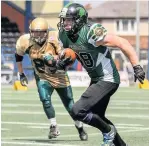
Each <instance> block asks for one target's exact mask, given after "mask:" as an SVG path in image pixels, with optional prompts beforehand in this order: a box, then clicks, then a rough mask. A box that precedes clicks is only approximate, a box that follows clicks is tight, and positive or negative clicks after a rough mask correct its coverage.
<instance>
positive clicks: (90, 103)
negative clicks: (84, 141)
mask: <svg viewBox="0 0 149 146" xmlns="http://www.w3.org/2000/svg"><path fill="white" fill-rule="evenodd" d="M117 87H118V85H117V84H114V83H110V82H104V81H99V82H98V83H96V84H92V85H91V86H90V87H88V89H87V90H86V91H85V92H84V93H83V95H82V96H81V98H80V100H79V101H77V102H76V103H75V104H74V106H73V109H72V115H73V117H74V118H76V119H78V120H81V121H82V122H84V123H87V124H89V125H91V126H94V127H96V128H98V129H99V130H100V131H101V132H102V133H112V135H113V137H112V138H111V139H110V140H111V145H112V141H113V139H114V136H115V134H116V131H114V129H113V127H111V126H110V125H109V124H107V123H106V122H105V121H104V120H102V118H101V117H100V116H99V115H98V114H96V113H93V111H92V109H93V107H94V106H96V104H98V102H100V101H101V100H102V98H104V97H105V96H106V95H107V94H110V93H113V91H116V89H117ZM99 110H100V109H99ZM109 145H110V144H109Z"/></svg>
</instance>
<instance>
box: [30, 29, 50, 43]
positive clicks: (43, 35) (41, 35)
mask: <svg viewBox="0 0 149 146" xmlns="http://www.w3.org/2000/svg"><path fill="white" fill-rule="evenodd" d="M47 35H48V31H47V30H45V31H44V30H42V31H41V30H30V36H31V38H32V40H33V41H35V42H36V43H38V44H43V43H44V42H45V41H46V39H47Z"/></svg>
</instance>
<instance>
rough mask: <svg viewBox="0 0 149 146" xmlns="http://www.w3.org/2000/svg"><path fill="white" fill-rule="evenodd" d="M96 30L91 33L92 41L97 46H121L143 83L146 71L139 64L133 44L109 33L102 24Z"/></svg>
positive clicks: (136, 75)
mask: <svg viewBox="0 0 149 146" xmlns="http://www.w3.org/2000/svg"><path fill="white" fill-rule="evenodd" d="M98 26H99V27H98ZM94 32H95V33H94V35H92V36H91V35H90V36H91V37H90V42H91V43H92V44H93V45H94V46H95V47H98V46H100V45H102V46H108V47H118V48H120V49H121V51H122V52H123V53H124V54H125V55H126V56H127V57H128V59H129V61H130V62H131V64H132V66H133V69H134V73H135V80H136V79H138V80H139V81H140V82H141V83H143V80H144V78H145V72H144V71H143V68H142V67H141V66H140V65H139V62H138V57H137V54H136V52H135V50H134V48H133V47H132V45H131V44H130V43H129V42H128V41H127V40H126V39H124V38H122V37H119V36H116V35H112V34H108V33H107V31H106V30H105V28H104V27H103V26H101V25H97V27H96V28H95V30H94Z"/></svg>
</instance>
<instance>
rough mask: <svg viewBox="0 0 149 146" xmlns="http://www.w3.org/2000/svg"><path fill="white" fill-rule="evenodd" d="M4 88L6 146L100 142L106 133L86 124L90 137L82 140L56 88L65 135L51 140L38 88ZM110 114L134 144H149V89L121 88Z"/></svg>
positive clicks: (93, 144) (76, 94) (92, 144)
mask: <svg viewBox="0 0 149 146" xmlns="http://www.w3.org/2000/svg"><path fill="white" fill-rule="evenodd" d="M1 91H2V93H1V97H2V100H1V115H2V116H1V122H2V124H1V141H2V146H18V145H21V146H25V145H27V146H32V145H33V146H45V145H47V146H70V145H72V146H100V143H101V141H102V135H101V133H100V132H99V131H98V130H97V129H95V128H92V127H85V128H86V130H87V132H88V134H89V140H88V141H87V142H82V141H80V140H79V137H78V134H77V131H76V129H75V127H74V126H73V121H72V119H71V118H70V116H69V115H68V113H67V112H66V110H65V109H64V107H63V105H62V103H61V101H60V98H59V97H58V95H57V94H56V93H55V92H54V94H53V97H52V101H53V105H54V106H55V110H56V116H57V122H58V123H59V124H60V126H59V128H60V131H61V135H60V136H59V137H58V138H57V139H52V140H48V139H47V134H48V128H49V121H48V120H47V118H46V116H45V114H44V112H43V108H42V105H41V102H40V101H39V97H38V94H37V90H36V89H35V88H31V89H29V90H28V91H19V92H18V91H14V90H13V89H12V88H10V87H7V88H6V87H2V90H1ZM84 91H85V88H73V94H74V98H75V101H76V100H77V99H78V98H79V97H80V96H81V94H82V93H83V92H84ZM106 114H107V117H108V118H109V119H110V120H111V121H113V123H115V124H116V127H117V129H118V131H119V133H120V134H121V136H122V137H123V138H124V140H125V141H126V142H127V143H128V144H129V145H130V146H149V126H148V125H149V90H140V89H137V88H120V89H119V90H118V91H117V93H115V94H114V95H113V97H112V98H111V101H110V103H109V106H108V109H107V113H106Z"/></svg>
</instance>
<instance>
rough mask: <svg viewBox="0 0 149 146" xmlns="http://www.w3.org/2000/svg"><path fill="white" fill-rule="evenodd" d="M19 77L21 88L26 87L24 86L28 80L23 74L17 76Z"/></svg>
mask: <svg viewBox="0 0 149 146" xmlns="http://www.w3.org/2000/svg"><path fill="white" fill-rule="evenodd" d="M19 75H20V83H21V85H22V86H26V84H28V80H27V77H26V76H25V74H24V73H22V74H19Z"/></svg>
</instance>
